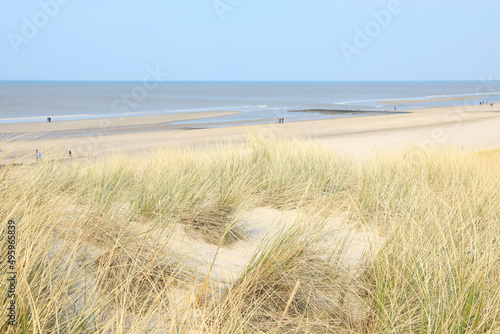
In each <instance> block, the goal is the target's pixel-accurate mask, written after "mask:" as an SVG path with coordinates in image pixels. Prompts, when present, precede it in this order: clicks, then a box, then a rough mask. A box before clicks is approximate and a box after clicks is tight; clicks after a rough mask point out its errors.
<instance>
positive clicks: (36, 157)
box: [35, 150, 38, 160]
mask: <svg viewBox="0 0 500 334" xmlns="http://www.w3.org/2000/svg"><path fill="white" fill-rule="evenodd" d="M35 159H36V160H38V150H36V151H35Z"/></svg>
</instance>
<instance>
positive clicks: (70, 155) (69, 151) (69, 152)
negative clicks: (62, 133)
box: [69, 150, 71, 159]
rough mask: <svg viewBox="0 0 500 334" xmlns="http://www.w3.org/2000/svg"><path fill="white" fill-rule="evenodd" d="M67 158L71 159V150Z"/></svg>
mask: <svg viewBox="0 0 500 334" xmlns="http://www.w3.org/2000/svg"><path fill="white" fill-rule="evenodd" d="M69 158H70V159H71V150H69Z"/></svg>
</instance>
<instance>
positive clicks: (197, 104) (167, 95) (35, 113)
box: [0, 81, 500, 123]
mask: <svg viewBox="0 0 500 334" xmlns="http://www.w3.org/2000/svg"><path fill="white" fill-rule="evenodd" d="M469 95H473V96H476V97H477V99H478V100H480V101H488V102H497V101H500V82H499V81H494V82H480V81H474V82H472V81H463V82H286V83H284V82H283V83H280V82H273V83H269V82H267V83H263V82H237V83H231V82H209V83H195V82H183V83H179V82H168V83H160V84H157V83H148V84H146V85H144V84H143V83H140V82H137V83H116V82H113V83H88V82H57V83H54V82H0V122H1V123H13V122H39V121H45V119H46V117H52V118H53V120H54V121H56V120H63V119H65V120H70V119H86V118H102V117H122V116H127V115H129V116H134V115H154V114H159V113H182V112H189V111H209V110H238V111H242V112H243V113H242V114H240V115H235V116H230V117H224V118H218V119H214V121H215V120H216V121H228V122H230V121H238V120H240V121H241V120H243V121H246V122H248V123H258V122H264V121H266V120H267V121H269V119H274V118H277V117H286V118H287V120H288V121H290V120H303V119H313V118H323V117H331V116H325V115H322V114H311V113H295V112H294V113H290V112H289V111H290V110H300V109H341V110H342V109H349V110H365V111H385V110H386V108H388V109H389V110H393V106H391V105H384V104H380V103H377V101H384V100H397V99H401V100H406V99H420V100H423V99H427V98H432V97H455V96H457V97H458V96H469ZM478 100H471V101H453V102H433V103H428V102H419V103H412V104H409V105H405V106H404V108H405V109H414V108H422V107H429V106H440V105H450V104H456V105H462V104H475V103H477V102H478ZM398 108H400V107H398ZM336 117H338V116H336Z"/></svg>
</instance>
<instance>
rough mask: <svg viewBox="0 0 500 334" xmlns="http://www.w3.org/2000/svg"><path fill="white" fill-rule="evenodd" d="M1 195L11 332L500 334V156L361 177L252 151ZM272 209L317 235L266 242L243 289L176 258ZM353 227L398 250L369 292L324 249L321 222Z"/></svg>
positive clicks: (97, 164) (389, 161) (118, 164)
mask: <svg viewBox="0 0 500 334" xmlns="http://www.w3.org/2000/svg"><path fill="white" fill-rule="evenodd" d="M0 193H1V195H0V198H1V199H2V200H1V202H0V231H1V232H0V252H1V254H2V255H1V256H0V291H2V298H1V299H0V300H1V303H0V327H1V331H2V332H6V333H8V332H10V333H254V332H262V333H500V279H499V277H500V154H499V152H498V151H494V152H480V153H464V152H463V151H454V150H451V149H450V150H439V151H438V150H434V151H423V150H419V149H415V148H412V149H408V150H406V151H405V152H403V153H381V154H377V155H374V156H373V157H372V158H370V159H365V160H363V161H362V162H355V161H353V160H351V159H349V158H347V157H345V156H342V155H339V154H338V153H336V152H334V151H333V150H331V149H330V148H328V147H326V146H324V145H323V144H321V143H320V142H314V141H298V140H294V139H279V138H262V137H261V138H257V137H252V138H251V139H250V140H249V142H248V143H247V144H245V145H243V146H224V147H218V148H213V149H210V150H209V151H201V150H198V149H192V150H191V149H187V150H175V149H168V150H158V151H156V152H152V153H151V154H149V155H147V156H142V157H134V156H123V155H110V156H106V157H103V158H102V159H97V160H96V159H94V160H74V161H71V162H69V161H56V162H52V161H48V159H44V160H43V161H39V162H38V163H34V164H28V165H23V166H3V167H2V168H1V169H0ZM258 206H270V207H273V208H275V209H279V210H288V209H300V210H301V212H303V213H304V217H302V218H303V219H302V220H301V221H300V222H299V221H297V222H296V223H295V224H292V225H291V226H289V227H287V228H283V229H278V231H277V232H275V233H274V234H272V235H271V234H270V235H268V237H266V238H264V241H263V242H262V243H261V245H260V246H259V247H258V248H257V250H256V252H255V254H254V255H253V257H252V258H251V260H250V262H249V263H248V265H247V267H246V268H243V269H242V271H241V273H240V276H239V277H238V278H237V279H235V280H234V281H231V282H218V281H214V279H213V278H211V276H210V275H207V271H206V266H203V265H201V266H200V265H199V264H200V259H197V258H193V257H192V256H188V255H187V254H180V253H179V252H178V251H174V250H172V249H171V247H169V243H170V242H171V239H170V238H171V235H172V233H173V232H172V231H173V230H174V229H179V228H180V229H182V230H183V231H184V232H185V233H186V234H187V235H188V236H189V237H190V238H192V240H193V242H198V243H200V244H201V245H203V243H207V244H212V245H217V246H218V247H219V248H227V249H231V248H232V247H238V243H239V242H241V240H243V241H245V240H249V239H251V238H252V235H251V228H250V227H249V226H247V225H246V224H245V221H240V220H239V219H240V218H239V217H240V215H238V213H239V212H241V211H244V210H251V209H252V208H255V207H258ZM340 212H347V213H348V215H347V216H348V219H349V220H350V221H351V222H353V223H355V224H357V225H358V226H360V227H362V226H370V227H375V228H376V230H377V233H378V234H379V236H380V237H381V238H383V240H384V243H383V245H381V247H380V249H379V251H378V253H377V254H376V255H375V256H373V257H372V258H369V259H366V261H365V262H364V264H363V266H362V268H358V269H359V270H358V271H357V272H358V274H356V275H353V273H352V271H349V270H346V268H345V266H344V265H343V264H342V262H341V261H340V260H339V259H340V257H339V254H340V253H342V251H343V246H342V245H338V247H333V248H332V246H331V245H330V246H327V245H328V242H325V241H327V240H326V239H328V238H329V236H330V235H332V233H333V234H334V233H336V232H335V230H331V229H329V227H328V226H327V225H326V224H325V223H324V222H325V219H328V218H329V216H336V215H338V214H339V213H340ZM9 219H13V220H14V221H16V241H17V245H16V247H17V248H16V272H17V285H16V302H17V304H16V326H9V325H8V323H7V322H8V310H7V307H8V305H9V304H8V303H9V302H10V299H9V298H8V295H7V291H8V288H9V286H8V284H9V282H8V281H7V278H8V270H7V269H8V266H7V250H8V249H7V248H8V242H7V240H8V239H7V236H8V234H7V231H8V228H7V226H8V220H9ZM304 221H306V223H305V225H304ZM202 268H205V269H202ZM210 268H211V267H210ZM353 298H354V300H355V302H353ZM353 304H355V305H356V307H353Z"/></svg>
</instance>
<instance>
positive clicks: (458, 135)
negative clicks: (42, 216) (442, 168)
mask: <svg viewBox="0 0 500 334" xmlns="http://www.w3.org/2000/svg"><path fill="white" fill-rule="evenodd" d="M234 113H235V112H209V113H184V114H170V115H163V116H144V117H129V118H123V119H112V120H111V122H112V124H111V125H109V123H108V126H103V127H99V124H100V123H101V122H109V120H85V121H65V122H53V123H24V124H14V125H12V124H4V125H1V126H0V136H3V137H4V138H5V137H6V136H7V135H9V134H12V133H13V132H15V133H18V134H26V135H29V136H28V137H26V138H25V139H23V140H20V141H8V142H5V140H4V143H3V144H2V147H1V149H2V151H4V152H6V153H4V159H3V161H2V163H3V164H5V163H10V162H12V160H13V159H15V161H16V163H23V162H32V161H33V160H34V152H35V150H36V149H38V150H40V151H41V152H42V154H45V155H50V156H52V158H54V159H59V158H61V159H63V158H67V157H68V156H67V152H68V151H69V150H72V152H73V157H84V156H95V155H102V154H107V153H111V152H122V153H127V152H143V151H148V150H152V149H156V148H159V147H168V146H176V147H179V146H181V147H185V146H191V147H205V146H206V145H214V144H221V143H227V142H241V141H244V140H245V138H246V137H247V135H248V133H262V132H265V133H273V134H276V135H283V136H289V137H297V138H315V139H321V140H323V141H326V142H327V143H329V144H331V145H332V146H334V147H336V148H338V149H339V150H342V151H345V152H348V153H352V154H355V155H356V154H364V153H366V152H370V151H373V150H382V149H388V148H403V147H406V146H408V145H419V146H426V147H430V146H456V147H461V148H463V149H467V150H469V149H472V150H481V149H491V148H497V147H500V131H499V129H500V104H496V105H495V106H493V107H490V106H489V105H483V106H459V107H440V108H432V109H420V110H412V111H411V112H405V113H390V114H387V115H377V116H360V117H348V118H332V119H322V120H313V121H302V122H288V123H287V122H286V120H285V123H284V124H278V123H270V124H259V125H239V126H231V127H220V128H203V125H204V124H203V123H200V124H189V126H188V125H183V126H184V127H183V129H181V128H180V127H179V126H178V125H177V127H176V126H173V125H171V124H169V123H171V122H176V121H181V120H193V119H201V118H207V117H217V116H224V115H230V114H234ZM101 124H104V123H101ZM211 125H216V123H215V124H214V123H212V124H211ZM56 129H57V130H56ZM186 129H190V130H186ZM51 131H52V132H54V131H69V132H68V134H69V135H68V136H66V137H65V136H59V137H46V138H44V137H43V136H42V134H43V133H45V134H47V133H49V132H51ZM62 133H64V132H62Z"/></svg>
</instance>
